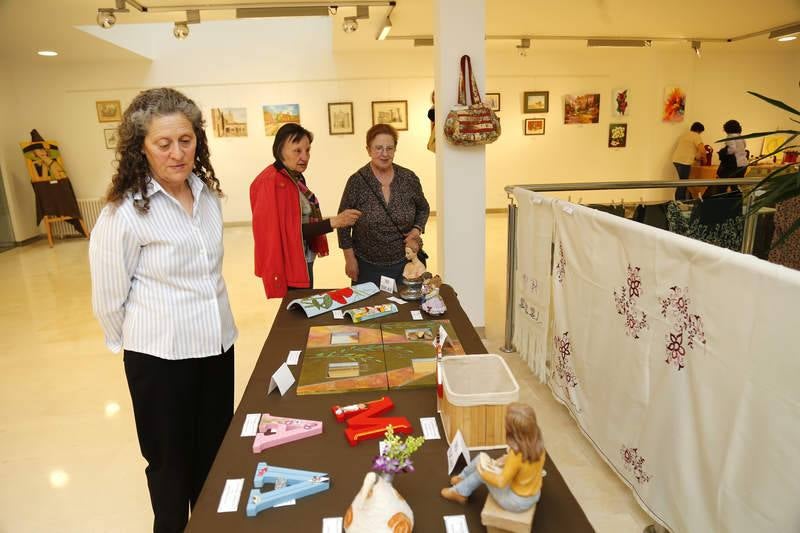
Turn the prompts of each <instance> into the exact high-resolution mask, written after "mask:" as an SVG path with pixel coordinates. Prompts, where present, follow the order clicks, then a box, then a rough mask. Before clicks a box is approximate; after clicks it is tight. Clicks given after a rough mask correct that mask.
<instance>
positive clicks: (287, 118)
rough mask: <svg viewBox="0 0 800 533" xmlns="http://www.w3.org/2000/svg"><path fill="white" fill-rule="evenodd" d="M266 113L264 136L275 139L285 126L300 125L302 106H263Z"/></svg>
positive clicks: (262, 108) (262, 109)
mask: <svg viewBox="0 0 800 533" xmlns="http://www.w3.org/2000/svg"><path fill="white" fill-rule="evenodd" d="M261 111H262V112H263V113H264V134H265V135H266V136H267V137H274V136H275V134H276V133H278V130H279V129H281V126H283V125H284V124H289V123H294V124H300V104H270V105H262V106H261Z"/></svg>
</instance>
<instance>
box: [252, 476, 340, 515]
mask: <svg viewBox="0 0 800 533" xmlns="http://www.w3.org/2000/svg"><path fill="white" fill-rule="evenodd" d="M278 479H285V480H286V486H285V487H283V488H280V489H274V490H269V491H267V492H261V491H260V490H258V489H259V488H261V487H263V486H264V485H265V484H268V483H275V482H276V481H277V480H278ZM253 485H255V486H256V488H255V489H253V490H251V491H250V496H249V497H248V498H247V516H256V515H257V514H258V513H260V512H261V511H263V510H264V509H269V508H270V507H274V506H276V505H278V504H280V503H283V502H286V501H289V500H296V499H299V498H303V497H305V496H311V495H312V494H317V493H318V492H323V491H326V490H328V489H329V488H330V478H329V477H328V474H326V473H324V472H310V471H308V470H295V469H294V468H281V467H279V466H269V465H267V463H258V466H257V467H256V475H255V477H254V478H253Z"/></svg>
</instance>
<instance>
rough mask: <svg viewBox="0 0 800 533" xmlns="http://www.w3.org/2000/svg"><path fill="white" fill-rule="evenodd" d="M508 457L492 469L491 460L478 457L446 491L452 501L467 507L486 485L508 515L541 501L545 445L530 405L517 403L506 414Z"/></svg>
mask: <svg viewBox="0 0 800 533" xmlns="http://www.w3.org/2000/svg"><path fill="white" fill-rule="evenodd" d="M506 443H507V444H508V453H507V454H506V455H504V456H503V457H501V458H500V459H499V460H498V461H496V462H494V465H491V464H490V463H491V460H489V461H486V459H487V457H484V458H483V461H482V460H481V456H482V455H484V456H485V454H481V455H476V456H475V457H474V458H473V459H472V462H470V464H469V465H467V467H466V468H464V470H463V471H462V472H461V474H460V475H458V476H454V477H452V478H450V484H451V485H453V486H452V487H447V488H444V489H442V492H441V494H442V496H443V497H445V498H447V499H448V500H451V501H454V502H458V503H462V504H464V503H467V498H468V497H469V495H470V494H472V493H473V491H475V489H477V488H478V487H480V486H481V484H485V485H486V486H487V487H488V489H489V492H490V493H491V495H492V497H493V498H494V500H495V501H496V502H497V504H498V505H499V506H500V507H502V508H503V509H505V510H507V511H511V512H513V513H521V512H523V511H527V510H528V509H530V508H531V507H532V506H533V505H534V504H536V502H538V501H539V497H540V496H541V490H542V467H543V466H544V458H545V451H544V443H543V442H542V432H541V431H540V430H539V426H538V424H537V423H536V413H535V412H534V411H533V407H531V406H530V405H527V404H524V403H519V402H514V403H512V404H510V405H509V406H508V411H507V413H506Z"/></svg>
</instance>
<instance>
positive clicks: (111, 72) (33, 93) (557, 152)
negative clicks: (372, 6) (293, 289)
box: [0, 18, 800, 241]
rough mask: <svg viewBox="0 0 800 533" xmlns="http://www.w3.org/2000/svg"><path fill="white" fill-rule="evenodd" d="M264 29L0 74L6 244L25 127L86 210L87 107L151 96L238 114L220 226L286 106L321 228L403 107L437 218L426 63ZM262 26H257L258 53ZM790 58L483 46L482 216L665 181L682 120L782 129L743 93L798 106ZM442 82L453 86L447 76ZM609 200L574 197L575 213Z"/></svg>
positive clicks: (411, 152)
mask: <svg viewBox="0 0 800 533" xmlns="http://www.w3.org/2000/svg"><path fill="white" fill-rule="evenodd" d="M278 22H280V24H276V21H274V20H272V21H238V22H237V24H236V26H235V28H236V39H232V38H231V37H230V35H231V34H230V25H229V24H228V25H226V24H222V23H218V24H214V23H203V24H200V25H199V26H196V27H193V28H192V35H191V37H190V38H189V39H187V40H186V41H182V42H179V41H176V40H175V39H173V38H172V37H171V36H169V29H168V27H163V28H154V33H153V35H154V36H159V37H153V38H154V39H156V38H158V39H162V38H163V39H164V40H163V42H158V43H156V44H157V46H155V48H157V49H158V54H157V57H156V58H155V59H154V60H152V61H151V60H149V59H144V58H143V59H142V60H141V61H130V62H124V63H108V64H62V63H59V62H58V61H57V60H56V61H50V62H48V60H47V59H44V58H41V60H40V58H36V60H33V61H31V62H28V63H25V64H18V65H6V66H5V67H4V69H3V72H4V80H7V82H6V83H4V84H0V170H2V174H3V177H4V180H5V183H6V189H7V193H8V197H9V201H10V202H11V203H12V204H13V205H12V206H11V210H12V217H13V220H14V229H15V234H16V238H17V240H19V241H21V240H24V239H26V238H29V237H31V236H34V235H36V234H37V233H38V232H39V230H38V228H37V227H36V225H35V221H34V213H35V206H34V197H33V193H32V190H31V187H30V184H29V177H28V174H27V171H26V169H25V165H24V163H23V159H22V155H21V152H20V150H19V145H18V142H19V141H23V140H26V139H28V138H29V131H30V130H31V129H32V128H36V129H38V130H39V131H40V133H41V134H42V135H43V136H44V137H45V138H47V139H53V140H57V141H59V143H60V146H61V149H62V155H63V157H64V161H65V164H66V167H67V171H68V173H69V175H70V178H71V179H72V183H73V186H74V188H75V191H76V194H77V196H78V198H96V197H100V196H102V195H103V192H104V191H105V189H106V187H107V185H108V182H109V179H110V176H111V174H112V172H113V166H112V163H113V152H112V151H111V150H107V149H106V148H105V145H104V136H103V129H104V128H108V127H113V126H114V124H101V123H99V122H98V121H97V115H96V112H95V101H97V100H116V99H119V100H121V101H122V104H123V107H124V106H125V105H127V104H128V103H129V102H130V100H131V99H132V98H133V97H134V96H135V94H136V93H137V92H138V91H139V90H141V89H143V88H147V87H154V86H161V85H167V86H173V87H176V88H178V89H180V90H181V91H184V92H185V93H186V94H188V95H189V96H190V97H192V98H193V99H195V101H196V102H197V103H198V104H199V105H200V106H201V107H202V108H203V111H204V113H205V114H206V117H207V120H209V121H210V109H211V108H213V107H245V108H247V115H248V136H247V137H232V138H216V137H214V136H213V133H212V131H211V129H210V124H209V137H210V145H211V154H212V163H213V165H214V168H215V170H216V172H217V174H218V176H219V178H220V181H221V183H222V187H223V190H224V191H225V193H226V195H227V198H226V199H225V201H224V215H225V220H226V222H228V223H235V222H246V221H248V220H250V207H249V196H248V190H249V185H250V182H251V181H252V179H253V178H254V177H255V176H256V174H258V172H260V171H261V170H262V169H263V168H264V167H265V166H266V165H267V164H269V163H271V162H272V156H271V145H272V140H273V138H272V137H266V136H265V135H264V130H263V118H262V113H261V106H262V105H263V104H287V103H297V104H299V105H300V116H301V121H302V123H303V125H304V126H305V127H307V128H308V129H310V130H311V131H313V132H314V134H315V140H314V143H313V146H312V160H311V164H310V167H309V170H308V172H307V177H308V180H309V184H310V186H311V187H312V189H313V190H314V191H315V192H316V193H317V195H318V197H319V198H320V199H321V202H322V208H323V212H325V213H327V214H332V213H334V212H335V210H336V207H337V206H338V201H339V197H340V195H341V191H342V189H343V187H344V184H345V182H346V180H347V177H348V176H349V175H350V174H351V173H352V172H354V171H355V170H356V169H357V168H359V167H360V166H361V165H363V164H365V163H366V162H367V160H368V159H367V155H366V152H365V149H364V144H365V142H364V134H365V132H366V130H367V129H368V128H369V126H370V125H371V102H372V101H375V100H407V101H408V112H409V130H408V131H405V132H401V134H400V142H399V146H398V152H397V156H396V162H397V163H398V164H400V165H403V166H407V167H409V168H411V169H413V170H414V171H415V172H416V173H417V174H418V175H419V176H420V177H421V178H422V182H423V187H424V189H425V192H426V195H427V196H428V198H429V200H430V202H431V204H432V205H435V203H436V190H435V186H436V179H435V175H434V173H435V168H436V166H435V156H434V154H432V153H431V152H429V151H427V150H426V148H425V145H426V143H427V139H428V135H429V131H430V123H429V121H428V119H427V118H426V113H427V110H428V108H429V107H430V92H431V90H432V88H433V68H434V67H433V52H432V49H430V48H411V46H410V44H408V43H397V42H394V43H387V50H386V52H380V53H369V54H366V53H355V52H334V51H333V49H332V47H331V45H330V43H331V42H332V39H331V25H330V23H329V21H327V19H325V18H321V19H311V20H298V21H278ZM264 24H268V25H269V28H268V29H269V32H268V34H267V35H268V36H269V38H268V39H267V38H265V33H264V32H265V27H264ZM152 26H159V25H152ZM161 26H163V25H161ZM159 32H163V35H166V36H167V37H161V35H162V34H161V33H159ZM243 43H244V44H243ZM259 43H260V44H259ZM265 43H266V44H265ZM551 46H552V45H551ZM796 56H797V54H791V53H789V52H788V51H780V52H742V51H726V50H724V49H720V48H717V49H715V50H710V49H709V50H704V53H703V57H702V58H697V57H695V55H694V54H693V53H692V51H691V49H690V48H689V47H688V45H687V46H685V47H684V46H681V47H680V48H677V47H676V48H672V47H671V48H669V49H658V48H657V47H655V48H652V49H646V48H645V49H633V50H626V49H587V48H584V47H580V48H562V49H559V48H548V49H538V48H536V44H534V48H533V49H532V50H531V51H530V53H529V55H528V56H527V57H519V56H518V55H517V54H516V53H515V52H514V51H513V46H512V44H509V45H508V46H507V47H505V48H504V49H498V48H497V45H496V44H495V43H493V44H492V45H491V47H490V48H489V50H487V65H486V72H487V83H486V85H487V86H486V87H481V90H482V91H483V92H499V93H501V111H500V113H499V115H500V117H501V120H502V126H503V135H502V136H501V138H500V139H499V140H498V141H497V142H496V143H495V144H493V145H490V146H489V147H488V148H487V157H486V165H487V183H486V204H487V205H486V207H487V208H502V207H504V206H505V205H506V203H507V201H506V195H505V193H504V192H503V187H504V186H505V185H508V184H513V183H533V182H554V181H555V182H559V181H560V182H566V181H590V180H609V179H614V180H619V179H630V180H634V179H658V178H670V177H673V172H674V171H673V169H672V166H671V163H670V155H671V152H672V149H673V146H674V142H675V140H676V138H677V137H678V136H679V135H680V134H681V133H682V132H683V131H685V130H686V129H688V127H689V125H690V124H691V122H692V121H695V120H699V121H701V122H703V123H704V124H705V125H706V133H705V134H704V140H705V141H706V142H707V143H711V142H712V141H715V140H716V139H718V138H720V137H722V136H723V133H722V123H723V122H724V121H726V120H728V119H729V118H736V119H737V120H739V121H740V122H741V123H742V125H743V127H744V128H745V131H753V130H761V129H773V128H776V127H779V126H788V125H789V124H790V122H789V120H788V118H787V114H786V113H784V112H781V111H776V110H774V109H773V108H772V107H771V106H769V105H767V104H765V103H762V102H760V101H758V100H757V99H756V98H754V97H751V96H749V95H747V94H746V93H745V91H747V90H755V91H757V92H762V93H764V94H767V95H769V96H772V97H775V98H778V99H783V100H786V101H787V102H789V103H790V104H792V103H793V104H795V105H796V106H798V105H800V90H799V89H798V78H797V74H796V73H797V72H798V71H800V68H798V67H800V57H796ZM6 73H7V74H8V76H5V74H6ZM452 75H454V76H455V75H457V65H453V73H452ZM668 85H680V86H682V87H683V88H684V89H685V90H686V92H687V95H688V96H687V106H686V119H685V121H684V122H683V123H679V124H667V123H663V122H661V108H662V100H663V92H664V88H665V86H668ZM617 87H628V88H629V89H630V106H629V110H630V116H629V117H627V118H621V119H620V117H612V116H611V109H612V107H611V91H612V89H614V88H617ZM543 90H546V91H550V110H549V112H548V113H546V114H527V115H524V114H523V113H522V93H523V92H524V91H543ZM582 93H600V95H601V113H600V123H599V124H592V125H589V124H587V125H564V124H563V95H564V94H582ZM343 101H345V102H346V101H351V102H353V105H354V115H355V135H337V136H331V135H329V134H328V119H327V104H328V103H329V102H343ZM445 113H446V111H445V110H438V113H437V115H438V116H439V117H440V118H442V117H444V116H445ZM526 117H527V118H533V117H544V118H545V119H546V130H545V135H542V136H525V135H524V134H523V120H524V118H526ZM610 122H627V123H628V125H629V127H628V145H627V147H626V148H622V149H609V148H608V147H607V137H608V124H609V123H610ZM439 142H444V141H443V140H441V139H440V140H439ZM760 148H761V141H754V142H752V143H751V150H756V151H759V150H760ZM625 194H626V195H627V197H626V199H638V197H639V195H641V196H644V197H645V198H655V197H665V196H669V193H668V192H666V191H655V192H650V193H646V192H645V193H636V192H628V193H625ZM620 196H621V195H620V193H618V192H615V193H605V194H598V195H595V196H594V197H593V196H591V195H589V194H585V195H583V199H584V201H587V200H593V199H596V198H599V199H610V198H612V197H614V198H617V199H618V198H619V197H620ZM573 199H577V198H576V197H574V198H573Z"/></svg>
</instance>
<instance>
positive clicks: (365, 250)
mask: <svg viewBox="0 0 800 533" xmlns="http://www.w3.org/2000/svg"><path fill="white" fill-rule="evenodd" d="M396 147H397V130H395V129H394V128H393V127H391V126H389V125H388V124H376V125H375V126H372V127H371V128H370V129H369V131H367V153H368V154H369V156H370V159H371V160H370V162H369V163H368V164H366V165H365V166H364V167H362V168H360V169H359V170H358V171H357V172H356V173H355V174H353V175H352V176H350V179H348V180H347V185H346V186H345V188H344V193H342V201H341V203H340V204H339V211H340V212H341V211H342V210H343V209H358V210H359V211H361V218H360V219H359V220H358V222H356V224H355V225H354V226H353V227H352V228H340V229H339V230H338V234H339V248H342V250H343V251H344V257H345V273H346V274H347V276H348V277H349V278H350V279H351V280H353V281H354V282H355V283H365V282H368V281H371V282H373V283H375V284H376V285H379V284H380V279H381V276H387V277H390V278H393V279H395V281H396V282H397V283H398V285H399V283H400V281H401V279H402V277H403V267H404V266H405V264H406V258H405V248H406V246H409V247H410V248H411V249H413V250H414V251H417V250H419V243H420V234H421V233H424V231H425V224H426V223H427V222H428V215H429V214H430V207H429V206H428V201H427V200H426V199H425V194H424V193H423V192H422V185H421V184H420V181H419V178H418V177H417V175H416V174H414V173H413V172H412V171H411V170H409V169H407V168H403V167H401V166H399V165H395V164H394V163H393V160H394V153H395V149H396Z"/></svg>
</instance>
